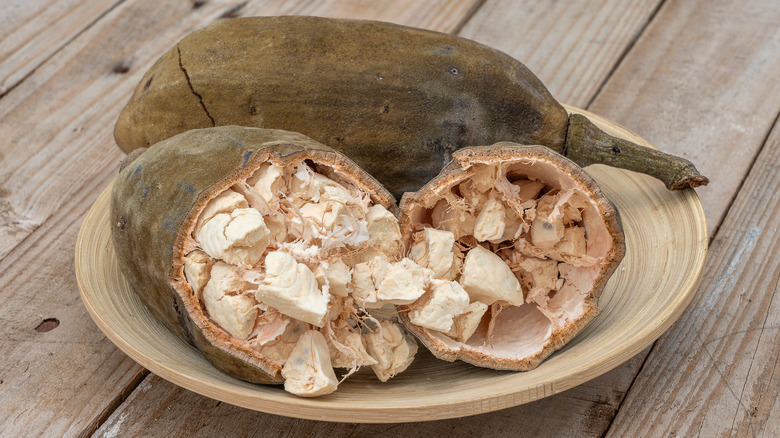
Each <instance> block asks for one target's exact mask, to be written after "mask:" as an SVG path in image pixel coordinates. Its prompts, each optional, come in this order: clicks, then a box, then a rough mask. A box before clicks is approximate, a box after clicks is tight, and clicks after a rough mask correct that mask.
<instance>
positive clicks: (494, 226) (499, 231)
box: [474, 198, 506, 242]
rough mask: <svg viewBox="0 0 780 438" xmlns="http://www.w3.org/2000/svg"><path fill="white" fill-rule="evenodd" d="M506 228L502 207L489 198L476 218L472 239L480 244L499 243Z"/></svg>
mask: <svg viewBox="0 0 780 438" xmlns="http://www.w3.org/2000/svg"><path fill="white" fill-rule="evenodd" d="M505 228H506V214H505V213H504V205H503V204H502V203H501V201H499V200H498V199H496V198H490V199H489V200H488V201H487V203H486V204H485V207H484V208H483V209H482V211H481V212H480V213H479V216H477V222H476V223H475V224H474V237H475V238H476V239H477V240H478V241H480V242H486V241H490V242H494V241H498V242H500V241H501V240H503V239H502V236H503V235H504V229H505Z"/></svg>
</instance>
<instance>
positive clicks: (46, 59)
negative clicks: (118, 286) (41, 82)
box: [0, 0, 125, 261]
mask: <svg viewBox="0 0 780 438" xmlns="http://www.w3.org/2000/svg"><path fill="white" fill-rule="evenodd" d="M123 2H125V0H117V2H116V3H114V4H113V5H111V6H110V7H108V8H106V10H104V11H103V12H101V13H100V14H98V16H97V17H95V19H94V20H92V21H91V22H89V23H88V24H87V25H86V26H84V27H83V28H81V29H79V30H78V31H77V32H76V33H74V34H72V35H70V36H69V37H68V40H67V41H66V42H65V43H64V44H62V45H61V46H60V47H58V48H57V49H56V50H55V51H53V52H51V53H50V54H49V55H48V56H46V57H45V58H44V59H42V60H41V62H39V63H38V65H36V66H35V67H33V68H31V69H30V71H28V72H27V73H26V74H25V75H24V76H22V78H21V79H19V80H18V81H16V82H15V83H13V84H11V86H10V87H8V89H6V90H4V91H3V92H2V93H0V99H2V98H3V97H5V96H6V95H7V94H8V93H10V92H11V91H13V90H14V89H15V88H16V87H18V86H19V85H21V84H22V83H23V82H24V81H26V80H27V79H28V78H30V76H32V75H33V74H35V72H36V71H37V70H38V68H39V67H40V66H42V65H44V64H46V63H47V62H48V61H49V60H50V59H51V58H53V57H54V56H56V55H57V54H58V53H60V52H61V51H62V50H63V49H64V48H65V47H66V46H67V45H68V44H70V43H71V42H72V41H73V40H75V39H76V38H78V37H79V36H81V34H83V33H84V32H86V31H88V30H89V29H90V28H91V27H92V26H94V25H95V23H97V22H98V21H100V20H102V19H103V17H105V16H106V15H108V14H110V13H111V11H113V10H114V9H116V8H117V7H118V6H119V5H121V4H122V3H123ZM0 261H1V260H0Z"/></svg>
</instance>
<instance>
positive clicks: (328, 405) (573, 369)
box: [76, 108, 707, 423]
mask: <svg viewBox="0 0 780 438" xmlns="http://www.w3.org/2000/svg"><path fill="white" fill-rule="evenodd" d="M568 109H570V110H575V111H577V112H582V113H584V114H586V115H587V116H588V117H590V118H591V120H593V121H594V122H595V123H596V124H597V125H599V126H600V127H601V128H602V129H604V130H605V131H607V132H609V133H611V134H613V135H618V136H621V137H624V138H626V139H629V140H631V141H634V142H636V143H640V144H646V145H649V144H648V143H647V142H646V141H644V140H643V139H641V138H640V137H639V136H637V135H636V134H634V133H632V132H630V131H628V130H627V129H625V128H623V127H621V126H619V125H617V124H615V123H614V122H611V121H609V120H606V119H604V118H602V117H599V116H597V115H594V114H590V113H587V112H584V111H581V110H576V109H573V108H568ZM587 170H588V173H590V174H591V175H592V176H593V177H594V178H595V179H596V180H597V181H598V183H599V185H600V186H601V187H602V189H603V190H604V192H605V193H606V195H607V196H608V197H609V199H610V200H612V202H614V203H615V205H616V206H617V208H618V211H619V212H620V214H621V218H622V222H623V227H624V229H625V233H626V247H627V248H626V256H625V259H624V260H623V262H622V264H621V266H620V267H619V268H618V269H617V271H616V272H615V274H614V275H613V276H612V278H611V279H610V281H609V283H608V284H607V287H606V288H605V290H604V292H603V294H602V295H601V299H600V301H599V304H600V306H601V307H602V308H603V311H602V313H601V314H600V315H599V316H598V317H597V318H596V319H595V320H593V321H592V322H591V323H590V324H589V325H588V326H587V327H585V329H584V330H583V331H582V332H581V333H580V334H579V335H578V336H577V337H576V338H575V339H573V340H572V341H571V342H570V343H569V344H567V345H566V346H565V347H564V348H563V349H561V350H560V351H558V352H556V353H555V354H553V355H552V356H550V357H549V358H548V359H547V360H546V361H545V362H543V363H542V364H541V365H540V366H539V367H538V368H536V369H535V370H532V371H528V372H501V371H493V370H488V369H482V368H477V367H474V366H471V365H468V364H465V363H461V362H456V363H448V362H443V361H440V360H437V359H435V358H434V357H433V356H432V355H431V354H430V353H428V352H427V351H423V350H425V349H424V348H422V347H421V352H420V353H418V356H417V358H416V359H415V361H414V363H413V364H412V366H411V367H410V368H409V369H408V370H407V371H405V372H403V373H401V374H400V375H398V376H396V377H395V378H393V379H391V380H390V381H389V382H388V383H381V382H379V381H378V380H376V379H375V378H374V377H373V374H372V373H371V372H370V370H368V371H366V372H359V373H358V374H356V375H353V376H351V377H350V378H349V379H347V380H346V381H345V382H344V383H342V384H341V385H340V386H339V388H338V390H337V391H336V392H335V393H333V394H331V395H328V396H326V397H321V398H314V399H304V398H298V397H295V396H293V395H290V394H288V393H286V392H284V390H283V389H282V388H281V387H279V386H262V385H253V384H250V383H246V382H242V381H240V380H237V379H234V378H232V377H229V376H227V375H225V374H223V373H221V372H220V371H217V370H216V369H215V368H214V367H212V366H211V364H210V363H209V362H208V361H206V359H205V358H204V357H203V356H202V355H201V354H200V352H199V351H198V350H196V349H195V348H194V347H192V346H191V345H189V344H187V343H186V342H185V341H183V340H182V339H180V338H178V337H176V336H175V335H174V334H173V333H172V332H170V331H169V330H168V329H166V328H165V327H164V326H163V325H162V324H161V323H159V322H158V321H157V320H156V319H154V318H153V317H152V316H151V315H150V313H149V312H148V311H147V309H146V308H145V307H144V306H143V305H142V303H141V302H140V301H139V300H138V299H137V297H136V296H135V295H134V294H133V293H132V292H131V291H130V288H129V286H128V283H127V282H126V280H125V279H124V277H123V276H122V273H121V272H120V270H119V266H118V264H117V259H116V255H115V253H114V250H113V247H112V244H111V233H110V228H111V224H110V223H109V212H108V209H109V198H110V191H111V186H109V187H107V188H106V190H105V191H104V192H103V193H102V194H101V195H100V197H99V198H98V200H97V201H96V202H95V204H94V206H93V207H92V209H91V210H90V211H89V213H88V214H87V216H86V218H85V220H84V223H83V224H82V226H81V230H80V232H79V236H78V241H77V244H76V275H77V277H78V283H79V288H80V289H81V296H82V299H83V301H84V304H85V305H86V307H87V310H88V311H89V313H90V314H91V315H92V318H93V319H94V320H95V322H96V323H97V325H98V327H100V329H101V330H102V331H103V332H104V333H105V334H106V336H108V338H109V339H111V341H112V342H114V343H115V344H116V345H117V346H118V347H119V348H120V349H121V350H122V351H124V352H125V353H126V354H127V355H129V356H130V357H131V358H133V360H135V361H136V362H138V363H139V364H141V365H142V366H144V367H146V368H148V369H149V370H150V371H152V372H153V373H155V374H157V375H159V376H160V377H162V378H164V379H167V380H169V381H171V382H173V383H175V384H177V385H180V386H182V387H184V388H187V389H189V390H192V391H195V392H197V393H199V394H203V395H205V396H208V397H211V398H214V399H217V400H220V401H223V402H226V403H230V404H233V405H238V406H242V407H245V408H249V409H254V410H257V411H263V412H269V413H273V414H278V415H285V416H291V417H298V418H307V419H315V420H325V421H344V422H385V423H397V422H410V421H425V420H437V419H443V418H452V417H461V416H466V415H474V414H480V413H484V412H490V411H495V410H498V409H504V408H508V407H511V406H516V405H519V404H522V403H527V402H530V401H533V400H537V399H540V398H542V397H546V396H549V395H552V394H555V393H558V392H561V391H564V390H566V389H569V388H572V387H574V386H576V385H579V384H581V383H583V382H586V381H588V380H590V379H593V378H594V377H597V376H599V375H601V374H603V373H605V372H607V371H609V370H610V369H612V368H615V367H616V366H618V365H619V364H621V363H622V362H624V361H626V360H628V359H630V358H631V357H633V356H634V355H636V354H637V353H639V352H640V351H642V349H644V348H645V347H647V346H648V345H650V344H651V343H652V342H653V341H654V340H655V339H657V338H658V337H659V336H660V335H661V334H662V333H663V332H664V330H666V329H667V328H668V327H669V326H670V325H671V324H672V323H673V322H674V321H675V320H676V319H677V318H678V317H679V316H680V314H681V313H682V311H683V310H684V309H685V307H686V306H687V305H688V303H689V302H690V300H691V298H692V295H693V293H694V291H695V290H696V285H697V282H698V279H699V275H700V273H701V270H702V267H703V264H704V257H705V253H706V250H707V227H706V225H705V221H704V213H703V211H702V208H701V204H700V202H699V198H698V197H697V196H696V193H695V192H694V191H693V190H685V191H682V192H669V191H667V190H666V188H664V186H663V185H662V184H661V183H660V182H658V181H657V180H655V179H653V178H650V177H647V176H645V175H640V174H637V173H633V172H628V171H623V170H619V169H613V168H608V167H605V166H600V165H596V166H590V167H589V168H588V169H587Z"/></svg>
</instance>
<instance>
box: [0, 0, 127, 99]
mask: <svg viewBox="0 0 780 438" xmlns="http://www.w3.org/2000/svg"><path fill="white" fill-rule="evenodd" d="M122 1H123V0H85V1H80V0H5V1H3V3H2V4H0V96H2V95H3V94H5V93H6V92H8V90H10V89H11V88H13V87H15V86H16V85H17V84H18V83H19V82H21V81H22V80H24V78H25V77H27V75H29V74H30V73H31V72H32V71H34V70H35V69H36V68H38V66H40V65H41V64H42V63H43V62H45V61H46V60H47V59H48V58H49V57H51V56H52V54H54V53H55V52H57V51H58V50H60V49H61V48H62V47H63V46H65V45H66V44H68V43H69V42H70V41H72V40H73V39H74V38H75V37H76V36H77V35H78V34H80V33H81V32H83V31H84V29H86V28H87V27H89V26H91V25H92V24H93V23H94V22H95V21H96V20H98V19H100V17H101V16H102V15H103V14H105V13H106V12H108V11H109V10H111V9H112V8H113V7H115V6H116V5H117V4H119V3H121V2H122Z"/></svg>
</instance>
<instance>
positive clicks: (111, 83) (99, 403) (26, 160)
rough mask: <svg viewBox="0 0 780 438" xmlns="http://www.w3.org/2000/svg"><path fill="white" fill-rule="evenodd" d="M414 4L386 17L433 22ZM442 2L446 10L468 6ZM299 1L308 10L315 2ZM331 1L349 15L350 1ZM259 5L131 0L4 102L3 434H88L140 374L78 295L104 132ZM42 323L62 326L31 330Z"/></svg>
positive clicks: (0, 161) (106, 149)
mask: <svg viewBox="0 0 780 438" xmlns="http://www.w3.org/2000/svg"><path fill="white" fill-rule="evenodd" d="M413 3H415V2H398V3H397V6H396V7H397V9H395V10H393V9H391V8H388V9H386V10H383V13H384V14H387V16H388V17H389V18H392V16H393V15H392V12H393V11H394V12H395V13H396V14H401V13H403V14H410V13H411V14H413V10H414V9H415V8H416V7H417V8H420V10H421V11H424V15H427V16H431V17H432V16H438V14H437V13H436V12H435V10H434V9H432V8H433V7H435V6H436V4H434V5H433V6H431V5H430V4H426V5H421V6H415V4H413ZM443 3H444V2H439V3H437V4H438V6H440V7H441V8H442V9H443V10H446V11H458V10H469V9H470V8H471V7H472V4H473V3H472V2H457V3H458V4H459V5H463V6H462V7H461V9H458V8H457V7H455V6H454V3H450V2H448V3H446V7H445V6H444V5H443ZM290 4H291V3H289V2H288V3H286V5H287V6H288V7H293V6H294V5H293V6H289V5H290ZM295 4H299V5H300V7H299V8H300V10H301V11H302V12H304V13H305V12H306V10H307V7H306V5H307V4H311V2H297V3H295ZM332 4H333V7H334V8H336V11H337V12H338V10H339V8H340V10H341V11H342V13H343V14H344V15H345V16H349V15H350V10H351V9H350V8H351V7H352V6H353V5H354V4H355V3H354V2H353V3H349V2H347V3H344V2H340V3H339V2H332ZM357 4H360V3H357ZM241 5H244V6H243V7H241ZM258 5H259V6H258ZM263 5H264V3H263V2H259V1H258V2H250V3H246V2H243V1H238V0H236V1H213V0H212V1H207V2H177V3H171V2H155V1H151V0H127V1H125V2H124V3H122V4H121V5H120V6H118V7H117V8H115V9H114V10H112V11H111V12H110V13H108V14H107V15H105V16H103V17H102V18H101V19H100V20H99V21H98V22H97V23H96V24H95V25H93V26H91V27H90V28H89V29H87V30H86V31H84V32H83V33H81V34H79V35H78V37H77V38H75V39H74V40H73V41H71V42H69V43H67V44H66V45H65V46H64V48H63V49H62V50H60V51H59V52H57V53H56V54H55V55H54V56H52V57H51V58H50V59H48V60H47V61H46V62H45V63H44V64H43V65H41V66H40V67H39V68H38V69H36V70H35V71H34V72H33V73H32V74H31V75H30V76H29V77H28V78H27V79H26V80H25V81H24V82H22V83H20V84H19V85H18V86H17V87H15V88H14V89H13V90H12V91H11V92H9V93H8V94H6V95H5V96H3V97H2V98H1V99H0V118H1V119H2V120H3V123H2V124H0V285H2V288H0V294H2V297H3V300H4V303H5V304H4V306H2V308H0V333H2V335H3V337H4V339H8V340H9V341H8V342H5V343H3V344H2V345H1V346H0V352H1V353H2V354H3V355H4V357H6V358H8V360H6V361H3V362H2V365H0V385H2V386H0V388H2V390H1V391H0V433H1V434H3V435H8V436H27V435H31V436H34V435H40V434H43V435H50V436H63V435H80V434H83V433H87V434H88V433H90V432H91V431H92V430H94V429H95V428H96V427H97V426H98V424H99V423H100V422H102V419H104V417H105V416H107V414H108V413H109V412H110V411H112V410H113V409H114V408H115V407H116V405H118V404H119V403H120V402H121V401H122V400H124V398H125V397H126V395H127V394H126V392H127V390H128V389H132V388H134V387H135V385H136V383H137V381H138V379H139V378H141V377H143V375H145V371H144V370H142V368H141V367H139V366H138V365H136V364H135V363H134V362H133V361H132V360H130V359H128V358H127V357H126V356H124V355H123V354H122V353H121V352H119V351H118V350H117V349H116V348H115V347H114V346H113V344H111V343H110V342H109V341H108V340H107V339H105V338H104V337H103V336H102V335H100V334H99V333H97V331H96V329H95V326H94V324H93V323H92V322H91V320H90V318H89V317H88V316H87V315H86V310H85V309H84V307H83V305H82V304H81V302H80V301H79V300H78V298H77V294H76V288H75V286H74V285H75V277H74V275H73V267H72V266H73V265H72V263H73V262H72V260H73V253H72V249H73V242H74V241H75V237H76V230H77V227H78V223H79V222H80V219H81V217H82V216H83V213H84V212H85V211H86V209H87V208H88V207H89V205H91V203H92V202H93V201H94V199H95V198H96V197H97V195H98V194H99V192H100V190H102V188H103V187H104V186H105V185H106V184H107V183H108V181H110V179H111V178H112V177H113V175H115V173H116V169H117V168H118V165H119V161H120V159H121V153H120V152H119V150H118V149H117V148H116V146H115V145H114V143H113V139H112V135H111V131H112V129H113V124H114V121H115V120H116V117H117V115H118V114H119V111H120V110H121V108H122V106H123V105H124V103H125V102H126V101H127V99H128V98H129V95H130V93H131V91H132V89H133V88H134V87H135V85H136V83H137V81H138V80H139V78H140V77H141V75H142V73H143V72H144V71H145V70H146V69H147V68H148V67H149V66H150V65H151V63H152V62H154V60H156V58H157V57H158V56H159V54H160V53H162V52H163V51H164V50H166V49H167V48H168V47H169V46H170V45H171V44H173V43H174V42H175V41H176V40H178V39H179V38H181V37H182V36H184V35H185V34H187V33H189V32H191V31H193V30H194V29H196V28H198V27H201V26H204V25H206V24H208V23H210V22H212V21H214V20H217V19H221V18H220V17H222V16H233V15H240V14H241V10H242V9H243V8H248V9H251V8H256V9H257V8H259V9H262V10H264V11H265V12H266V13H267V14H271V13H274V10H273V9H271V7H270V6H269V7H267V8H263ZM410 10H411V11H410ZM358 16H359V15H358ZM373 18H376V17H373ZM438 20H439V22H440V23H443V24H444V25H456V23H458V22H459V20H460V18H456V17H452V16H451V17H449V18H448V19H446V20H443V21H442V20H441V19H438ZM448 23H450V24H448ZM441 30H445V31H446V30H448V29H447V28H443V29H441ZM52 247H54V248H56V249H57V250H55V251H52V250H51V248H52ZM46 318H57V319H58V320H59V321H60V325H59V326H58V328H56V329H54V330H51V331H49V332H46V333H39V332H36V331H35V328H36V327H37V326H38V325H39V324H40V323H41V321H42V320H43V319H46ZM43 337H45V339H44V338H43Z"/></svg>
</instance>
